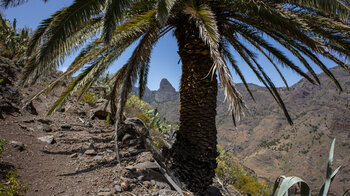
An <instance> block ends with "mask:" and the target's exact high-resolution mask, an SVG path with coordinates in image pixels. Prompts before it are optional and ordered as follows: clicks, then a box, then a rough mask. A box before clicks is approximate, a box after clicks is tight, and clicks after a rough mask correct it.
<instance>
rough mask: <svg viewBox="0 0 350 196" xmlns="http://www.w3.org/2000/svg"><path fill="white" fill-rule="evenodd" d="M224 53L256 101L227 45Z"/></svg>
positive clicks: (223, 49)
mask: <svg viewBox="0 0 350 196" xmlns="http://www.w3.org/2000/svg"><path fill="white" fill-rule="evenodd" d="M222 54H223V55H224V57H225V58H226V59H227V60H228V61H229V62H230V64H231V66H232V67H233V69H234V70H235V71H236V73H237V74H238V76H239V78H240V79H241V80H242V82H243V85H244V87H245V88H246V89H247V91H248V93H249V95H250V97H251V98H252V99H253V101H254V102H255V98H254V96H253V93H252V92H251V90H250V88H249V86H248V84H247V81H246V80H245V77H244V76H243V74H242V72H241V70H240V69H239V67H238V65H237V64H236V61H235V59H234V58H233V56H232V54H231V53H230V51H229V50H228V48H227V47H225V46H223V47H222ZM234 122H235V120H234Z"/></svg>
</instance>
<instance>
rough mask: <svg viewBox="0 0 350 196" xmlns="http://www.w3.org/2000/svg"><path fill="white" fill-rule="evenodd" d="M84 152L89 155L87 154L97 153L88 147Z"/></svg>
mask: <svg viewBox="0 0 350 196" xmlns="http://www.w3.org/2000/svg"><path fill="white" fill-rule="evenodd" d="M85 154H86V155H89V156H94V155H96V154H97V153H96V151H95V150H94V149H89V150H87V151H85Z"/></svg>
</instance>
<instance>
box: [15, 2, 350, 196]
mask: <svg viewBox="0 0 350 196" xmlns="http://www.w3.org/2000/svg"><path fill="white" fill-rule="evenodd" d="M14 2H16V1H14ZM349 13H350V9H349V2H348V1H345V0H326V1H325V0H322V1H321V0H315V1H309V0H230V1H228V0H187V1H184V0H177V1H176V0H143V1H132V0H75V1H74V2H73V4H72V5H71V6H69V7H66V8H63V9H61V10H59V11H57V12H56V13H55V14H53V15H52V17H51V18H48V19H45V20H44V21H42V23H41V24H40V26H39V27H38V29H37V30H36V31H35V33H34V35H33V37H32V40H31V43H30V44H29V46H28V51H27V55H28V56H30V59H29V60H28V64H27V66H26V69H25V70H24V74H23V79H24V80H30V81H32V82H35V81H36V80H37V79H38V77H39V76H42V75H46V74H48V73H50V72H51V71H53V70H55V69H56V68H57V66H58V65H59V63H60V62H61V61H63V60H64V57H65V56H66V55H67V54H70V53H71V52H72V51H74V50H76V49H77V48H78V47H80V46H84V44H85V48H83V50H82V51H81V53H80V54H79V55H78V56H77V57H76V59H75V60H74V62H73V63H72V64H71V65H70V67H69V68H68V69H67V71H66V72H65V73H63V74H62V75H61V76H60V77H59V78H58V79H56V80H55V81H53V82H52V83H51V84H50V85H48V86H47V87H46V88H45V89H48V88H52V87H53V86H55V84H57V82H58V81H59V80H61V79H63V78H65V77H68V76H71V75H72V74H73V73H75V72H77V71H79V70H82V71H81V73H80V74H79V75H78V76H77V77H76V78H75V79H74V80H73V81H72V83H71V84H70V85H69V86H68V87H67V89H66V90H65V91H64V92H63V94H62V95H61V96H60V98H59V99H58V100H57V101H56V103H55V104H54V106H53V107H52V108H51V109H50V111H49V114H51V113H52V112H54V111H56V110H57V109H58V108H59V107H60V106H61V105H62V104H63V103H64V101H65V100H66V99H67V97H69V95H72V94H73V93H75V92H77V91H78V90H79V92H80V96H81V95H82V94H84V93H85V92H86V91H87V89H88V88H89V87H90V86H91V85H92V84H93V83H94V82H95V81H96V80H97V78H98V76H99V75H100V74H102V73H103V72H104V71H105V70H106V69H107V68H108V67H109V66H110V65H111V64H112V63H113V61H115V60H116V59H117V58H118V57H119V56H120V55H121V54H122V53H123V52H124V50H125V49H126V48H127V47H129V46H130V45H131V44H132V43H134V42H137V43H138V45H137V46H136V48H135V49H134V51H133V53H132V55H131V57H130V58H129V60H128V62H127V63H126V64H125V65H124V66H122V68H121V69H120V70H119V71H118V72H117V73H116V74H115V75H114V76H113V77H112V78H111V82H113V84H114V86H113V90H112V93H111V96H110V101H111V103H112V104H111V107H112V108H111V109H112V112H113V113H114V114H115V119H116V130H118V124H119V123H120V122H121V120H122V113H123V108H124V105H125V101H126V98H127V95H128V93H129V92H130V90H131V88H132V86H133V85H134V84H135V83H136V82H137V81H138V85H139V95H140V97H142V95H143V92H144V90H145V86H146V84H147V74H148V69H149V65H150V64H149V62H150V56H151V51H152V48H153V46H154V45H155V44H156V43H157V41H158V40H159V38H161V37H162V36H163V35H165V34H167V33H169V32H172V31H174V34H175V37H176V39H177V42H178V46H179V51H178V54H179V56H180V58H181V62H182V77H181V87H180V103H181V108H180V130H179V131H178V132H177V138H176V142H175V144H174V146H173V147H172V149H171V156H170V157H171V158H170V161H169V162H170V163H171V164H172V165H171V168H172V169H173V171H175V174H176V176H177V177H178V178H179V179H180V180H181V181H182V182H183V183H184V185H185V186H186V187H187V188H188V189H189V190H191V191H193V192H195V193H197V194H198V195H201V194H203V192H204V191H205V190H206V188H207V187H208V186H209V185H210V184H211V183H212V178H213V177H214V175H215V173H214V169H215V168H216V157H217V151H216V145H217V138H216V134H217V130H216V127H215V116H216V96H217V88H218V82H217V78H218V79H219V80H220V85H222V86H223V88H224V89H225V95H226V98H227V101H228V102H229V104H230V110H231V111H232V115H233V120H234V123H236V120H239V118H240V117H241V115H242V114H243V113H244V111H245V110H246V106H245V105H244V102H243V100H242V97H241V95H240V94H239V92H238V91H237V89H236V88H235V85H234V83H233V81H232V77H231V73H230V71H229V65H231V66H232V69H233V70H234V71H235V72H236V73H237V74H238V76H239V77H240V78H241V80H242V82H243V83H244V85H245V87H246V88H247V90H248V92H249V93H250V95H251V96H252V97H253V94H252V92H251V91H250V89H249V87H248V85H247V83H246V80H245V78H244V73H242V72H241V70H240V67H239V66H238V65H237V64H236V62H235V60H234V56H233V53H232V50H230V47H231V48H233V49H234V51H236V52H237V54H239V56H240V57H241V58H242V59H243V60H244V61H245V63H246V65H245V66H247V67H248V68H250V69H251V70H252V71H253V72H254V73H255V75H256V77H257V78H258V79H259V80H260V81H261V82H262V83H263V84H264V85H265V86H266V88H267V89H268V90H269V91H270V93H271V95H272V96H273V98H274V99H275V100H276V102H277V103H278V104H279V106H280V107H281V109H282V110H283V112H284V114H285V116H286V118H287V120H288V122H289V123H292V120H291V118H290V116H289V114H288V112H287V110H286V108H285V106H284V104H283V101H282V99H281V97H280V95H279V93H278V91H277V90H276V88H275V86H274V84H273V83H272V81H271V80H270V78H269V76H268V74H266V73H265V71H264V69H263V68H264V66H263V65H261V64H260V63H259V62H258V61H257V56H256V54H262V55H263V56H265V57H266V58H267V59H268V60H269V61H270V62H271V65H272V66H274V67H275V69H276V70H277V71H278V72H279V73H280V71H279V67H278V65H279V66H282V67H286V68H289V69H291V70H293V71H294V72H296V73H298V74H299V75H301V76H303V77H304V78H306V79H307V80H309V81H310V82H311V83H313V84H320V81H319V79H318V77H317V75H316V74H315V72H314V70H313V67H312V66H311V65H310V63H314V64H315V65H317V66H318V67H320V68H321V69H322V70H323V71H324V72H325V73H326V74H327V75H328V76H329V78H330V79H331V80H333V81H334V83H335V84H336V85H337V86H338V88H339V89H340V90H341V86H340V85H339V83H338V81H337V80H336V78H335V77H334V76H333V74H332V73H331V72H330V71H329V70H328V69H327V67H326V66H325V65H324V63H323V62H322V61H321V60H319V58H318V55H321V56H324V57H326V58H328V59H330V60H332V61H334V62H335V63H337V64H338V65H340V66H342V67H343V68H344V69H345V70H347V71H350V69H349V56H350V27H349V21H348V19H349ZM100 32H102V37H101V38H100V37H98V38H96V39H95V40H93V41H90V40H91V37H93V36H94V35H98V34H99V33H100ZM89 41H90V42H89ZM87 42H89V43H87ZM273 42H276V43H278V44H277V45H276V44H272V43H273ZM248 46H250V47H248ZM279 47H281V48H284V49H286V50H288V51H289V52H290V53H291V54H293V55H294V56H295V57H297V59H299V61H300V62H299V64H301V65H299V64H295V63H294V62H293V61H292V60H290V58H289V56H287V55H286V54H284V53H283V52H282V51H281V49H279ZM84 65H86V66H84ZM301 67H304V68H306V70H308V72H309V73H310V75H308V74H306V73H305V72H303V71H302V69H301ZM280 76H281V78H282V79H283V81H284V82H285V85H286V86H288V84H287V83H286V81H285V79H284V77H283V75H282V74H280ZM45 89H43V90H42V91H40V92H39V93H38V94H37V95H35V96H34V97H33V98H32V99H31V100H33V99H34V98H35V97H37V96H38V95H39V94H41V93H42V92H44V91H45ZM253 99H254V97H253ZM116 143H117V140H116ZM116 146H117V145H116Z"/></svg>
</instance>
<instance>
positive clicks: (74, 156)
mask: <svg viewBox="0 0 350 196" xmlns="http://www.w3.org/2000/svg"><path fill="white" fill-rule="evenodd" d="M69 157H70V158H77V157H78V154H77V153H74V154H71V155H70V156H69Z"/></svg>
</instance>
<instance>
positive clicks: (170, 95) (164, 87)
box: [155, 78, 178, 102]
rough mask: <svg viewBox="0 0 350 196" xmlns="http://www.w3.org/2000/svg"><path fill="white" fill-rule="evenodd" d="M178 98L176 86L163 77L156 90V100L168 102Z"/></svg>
mask: <svg viewBox="0 0 350 196" xmlns="http://www.w3.org/2000/svg"><path fill="white" fill-rule="evenodd" d="M177 98H178V93H177V92H176V90H175V88H174V87H173V86H172V85H171V84H170V82H169V81H168V80H167V79H166V78H163V79H162V80H161V81H160V85H159V89H158V90H157V92H156V95H155V100H156V102H166V101H172V100H175V99H177Z"/></svg>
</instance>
